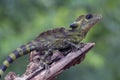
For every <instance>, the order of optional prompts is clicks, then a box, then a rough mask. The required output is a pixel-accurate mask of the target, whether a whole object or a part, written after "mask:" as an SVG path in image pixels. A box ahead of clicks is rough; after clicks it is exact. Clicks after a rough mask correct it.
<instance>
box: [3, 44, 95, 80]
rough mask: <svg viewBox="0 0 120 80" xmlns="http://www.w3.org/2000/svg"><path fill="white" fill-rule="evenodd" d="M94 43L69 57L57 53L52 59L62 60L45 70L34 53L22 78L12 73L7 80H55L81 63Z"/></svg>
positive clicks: (71, 53)
mask: <svg viewBox="0 0 120 80" xmlns="http://www.w3.org/2000/svg"><path fill="white" fill-rule="evenodd" d="M94 45H95V44H94V43H87V44H85V46H84V47H83V48H81V49H80V50H75V51H72V52H70V53H69V54H68V55H66V56H63V55H61V54H60V52H56V54H55V55H53V56H52V58H53V59H54V58H56V57H58V56H59V57H60V60H57V61H56V62H53V63H52V64H51V65H50V68H49V69H47V70H46V69H43V68H42V67H40V66H39V65H38V62H39V61H36V62H35V61H34V58H35V57H36V55H38V53H37V52H36V51H33V52H32V53H31V55H30V63H29V65H28V66H27V70H26V72H25V73H24V75H23V76H22V77H18V76H17V75H16V74H15V73H13V72H10V73H9V74H8V75H7V76H6V78H5V80H53V79H55V77H56V76H57V75H59V74H60V73H62V72H63V71H64V70H65V69H68V68H69V67H71V66H73V65H75V64H78V63H80V62H81V61H82V60H83V59H84V57H85V54H86V53H87V52H88V51H89V50H90V49H91V48H92V47H93V46H94Z"/></svg>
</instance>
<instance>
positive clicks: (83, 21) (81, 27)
mask: <svg viewBox="0 0 120 80" xmlns="http://www.w3.org/2000/svg"><path fill="white" fill-rule="evenodd" d="M101 18H102V16H101V15H100V14H86V15H81V16H79V17H78V18H77V19H76V20H75V21H74V22H73V23H72V24H71V25H70V28H71V29H72V30H73V31H77V32H78V31H79V32H82V35H84V36H85V35H86V34H87V32H88V31H89V29H90V28H91V27H93V26H94V25H95V24H96V23H97V22H98V21H100V19H101Z"/></svg>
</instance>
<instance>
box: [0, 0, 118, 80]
mask: <svg viewBox="0 0 120 80" xmlns="http://www.w3.org/2000/svg"><path fill="white" fill-rule="evenodd" d="M86 13H99V14H102V15H103V19H102V20H101V22H100V23H98V24H97V25H95V26H94V27H93V28H92V29H91V30H90V32H89V33H88V35H87V37H86V38H85V39H84V41H83V42H95V43H96V45H95V47H94V48H93V49H92V50H91V51H90V52H88V54H87V55H86V58H85V60H84V61H83V62H82V63H81V64H79V65H76V66H74V67H71V68H70V69H68V70H66V71H64V72H63V73H62V74H61V75H60V76H58V77H57V79H56V80H120V62H119V61H120V0H0V63H1V64H2V61H3V60H4V58H5V57H6V56H7V55H8V54H9V53H10V52H12V51H13V50H15V49H16V48H17V47H19V46H20V45H22V44H25V43H27V42H29V41H31V40H32V39H34V38H35V37H36V36H37V35H38V34H39V33H41V32H43V31H46V30H48V29H53V28H57V27H61V26H64V27H66V28H69V25H70V24H71V23H72V22H73V21H74V20H75V19H76V18H77V17H78V16H79V15H81V14H86ZM28 58H29V57H28V55H26V56H24V57H22V58H19V59H18V60H16V61H15V62H14V63H13V64H12V65H11V66H10V68H9V69H8V70H7V72H6V73H8V72H9V71H14V72H16V73H17V74H22V73H23V72H24V71H25V69H26V65H27V64H28V62H29V61H28Z"/></svg>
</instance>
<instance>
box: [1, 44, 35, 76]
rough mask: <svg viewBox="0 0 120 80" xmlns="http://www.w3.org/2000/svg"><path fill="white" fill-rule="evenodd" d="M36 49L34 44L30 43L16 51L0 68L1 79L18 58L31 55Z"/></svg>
mask: <svg viewBox="0 0 120 80" xmlns="http://www.w3.org/2000/svg"><path fill="white" fill-rule="evenodd" d="M35 49H36V47H35V45H33V43H32V42H30V43H28V44H27V45H22V46H21V47H19V48H17V49H16V50H14V51H13V52H12V53H11V54H10V55H9V56H8V57H7V58H6V59H5V60H4V61H3V64H2V66H1V67H0V78H1V76H2V75H3V73H4V72H5V71H6V69H7V68H8V67H9V66H10V64H11V63H13V61H15V60H16V59H17V58H19V57H21V56H23V55H26V54H28V53H30V52H31V51H33V50H35Z"/></svg>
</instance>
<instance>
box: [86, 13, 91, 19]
mask: <svg viewBox="0 0 120 80" xmlns="http://www.w3.org/2000/svg"><path fill="white" fill-rule="evenodd" d="M92 17H93V15H92V14H87V15H86V17H85V18H86V19H91V18H92Z"/></svg>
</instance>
